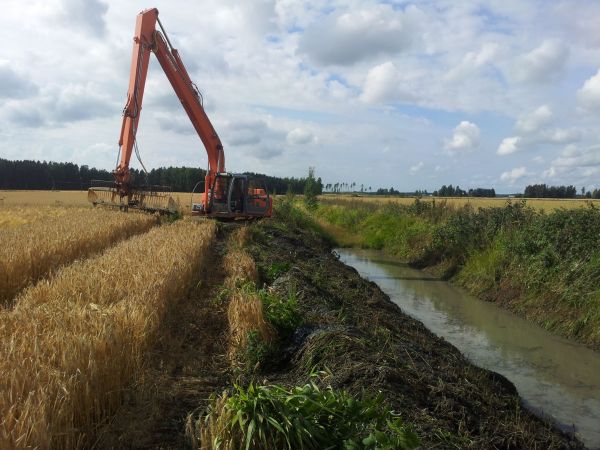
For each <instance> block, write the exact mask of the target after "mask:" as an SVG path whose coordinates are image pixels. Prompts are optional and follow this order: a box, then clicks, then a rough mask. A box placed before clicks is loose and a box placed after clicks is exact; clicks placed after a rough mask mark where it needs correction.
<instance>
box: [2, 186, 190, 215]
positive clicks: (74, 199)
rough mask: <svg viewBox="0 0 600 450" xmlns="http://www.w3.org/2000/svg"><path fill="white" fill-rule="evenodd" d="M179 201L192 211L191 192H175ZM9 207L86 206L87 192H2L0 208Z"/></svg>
mask: <svg viewBox="0 0 600 450" xmlns="http://www.w3.org/2000/svg"><path fill="white" fill-rule="evenodd" d="M171 195H172V196H173V197H174V198H175V200H178V201H179V204H180V205H181V208H182V210H183V211H187V210H188V209H190V196H191V194H190V193H189V192H173V193H172V194H171ZM199 200H200V195H199V194H194V201H195V202H198V201H199ZM2 205H8V206H28V205H44V206H85V205H90V203H88V201H87V191H0V207H1V206H2Z"/></svg>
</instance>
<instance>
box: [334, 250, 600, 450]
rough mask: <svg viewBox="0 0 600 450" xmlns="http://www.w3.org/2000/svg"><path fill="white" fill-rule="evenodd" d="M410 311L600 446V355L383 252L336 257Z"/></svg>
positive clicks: (535, 406) (526, 398)
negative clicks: (412, 267)
mask: <svg viewBox="0 0 600 450" xmlns="http://www.w3.org/2000/svg"><path fill="white" fill-rule="evenodd" d="M337 252H338V253H339V255H340V260H341V261H343V262H344V263H346V264H348V265H350V266H352V267H354V268H356V269H357V270H358V272H359V273H360V274H361V275H362V276H363V277H365V278H368V279H370V280H372V281H374V282H375V283H377V284H378V285H379V286H380V287H381V289H382V290H383V291H384V292H385V293H386V294H388V295H389V296H390V298H391V299H392V300H393V301H394V302H396V303H397V304H398V305H399V306H400V307H401V308H402V310H403V311H405V312H406V313H408V314H410V315H411V316H413V317H415V318H417V319H418V320H420V321H421V322H423V323H424V324H425V326H427V328H429V329H430V330H431V331H433V332H434V333H435V334H437V335H439V336H443V337H444V338H445V339H446V340H447V341H449V342H451V343H452V344H453V345H455V346H456V347H457V348H459V349H460V350H461V352H462V353H463V354H465V355H466V356H467V357H468V358H469V359H471V361H473V362H474V363H475V364H477V365H479V366H481V367H485V368H487V369H490V370H494V371H496V372H498V373H501V374H502V375H504V376H505V377H507V378H508V379H509V380H511V381H512V382H513V383H514V384H515V386H516V387H517V389H518V390H519V394H520V395H521V397H522V398H523V399H524V401H525V403H526V404H527V405H529V406H530V407H531V408H532V409H533V410H535V411H537V412H538V413H541V414H547V415H550V416H551V417H553V418H554V419H555V420H557V421H558V422H560V423H561V424H563V426H565V427H574V428H575V430H576V434H577V436H578V437H579V438H580V439H581V440H582V441H583V442H584V443H585V444H586V445H588V446H590V447H593V448H596V447H600V354H599V353H597V352H594V351H592V350H589V349H587V348H585V347H583V346H581V345H578V344H576V343H573V342H570V341H567V340H566V339H562V338H560V337H557V336H554V335H552V334H550V333H548V332H547V331H545V330H543V329H541V328H540V327H538V326H536V325H534V324H532V323H530V322H527V321H525V320H524V319H521V318H519V317H517V316H515V315H513V314H511V313H509V312H507V311H505V310H503V309H500V308H498V307H497V306H496V305H494V304H492V303H488V302H483V301H479V300H477V299H475V298H473V297H470V296H469V295H467V294H465V293H464V292H463V291H461V290H459V289H457V288H455V287H454V286H452V285H450V284H448V283H446V282H444V281H440V280H438V279H435V278H432V277H429V276H427V274H425V273H424V272H421V271H419V270H415V269H411V268H410V267H408V266H407V265H406V264H404V263H401V262H398V261H397V260H394V259H393V258H390V257H387V256H386V255H384V254H383V253H382V252H380V251H376V250H355V249H340V250H337Z"/></svg>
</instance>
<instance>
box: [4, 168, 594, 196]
mask: <svg viewBox="0 0 600 450" xmlns="http://www.w3.org/2000/svg"><path fill="white" fill-rule="evenodd" d="M130 170H131V172H132V174H133V179H134V182H135V183H137V184H139V185H140V186H147V185H152V186H168V187H169V188H170V190H171V191H173V192H192V191H193V190H194V188H195V187H196V184H197V183H198V181H199V180H204V176H205V175H206V170H204V169H201V168H197V167H159V168H156V169H151V170H150V171H149V172H148V173H147V174H146V173H144V172H143V171H141V170H138V169H130ZM246 174H247V175H253V176H254V177H257V178H259V179H262V180H263V181H264V183H265V184H266V186H267V189H268V190H269V191H270V192H271V193H272V194H285V193H288V192H290V193H293V194H302V193H304V190H305V186H306V182H307V180H308V177H298V178H296V177H276V176H270V175H265V174H256V173H250V172H246ZM112 180H113V175H112V173H111V172H110V171H108V170H105V169H96V168H94V167H89V166H87V165H81V166H79V165H77V164H74V163H70V162H52V161H32V160H18V161H11V160H7V159H2V158H0V189H2V190H13V189H14V190H16V189H18V190H85V189H88V188H89V187H90V185H91V184H92V183H93V182H94V181H112ZM315 181H316V185H317V188H318V192H317V194H321V193H323V192H330V193H353V194H362V195H384V196H434V197H488V198H494V197H503V196H508V194H497V193H496V191H495V189H493V188H481V187H478V188H469V189H467V190H464V189H461V188H460V186H453V185H452V184H450V185H443V186H442V187H441V188H439V189H438V190H435V191H433V192H432V193H429V192H428V191H427V190H415V191H413V192H400V191H398V190H396V189H394V188H393V187H391V188H377V189H373V188H372V187H371V186H368V187H367V186H366V185H364V184H360V186H359V185H358V184H357V183H356V182H337V183H326V184H324V183H323V182H322V180H321V178H320V177H317V178H315ZM201 189H203V187H201ZM196 190H198V188H196ZM511 195H512V196H514V197H517V198H518V197H525V198H594V199H598V198H600V189H594V190H591V191H590V190H587V191H586V189H585V188H584V187H582V188H581V190H580V191H578V190H577V188H576V187H575V186H573V185H569V186H548V185H546V184H534V185H528V186H527V187H526V188H525V190H524V192H523V193H514V194H511Z"/></svg>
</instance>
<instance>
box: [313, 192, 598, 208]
mask: <svg viewBox="0 0 600 450" xmlns="http://www.w3.org/2000/svg"><path fill="white" fill-rule="evenodd" d="M322 198H323V199H329V200H352V201H364V202H374V203H385V202H397V203H400V204H405V205H406V204H410V203H412V202H414V201H415V198H416V197H383V196H357V197H354V196H351V195H329V194H326V195H323V196H322ZM421 200H422V201H433V200H435V201H436V202H443V201H446V202H448V204H452V205H456V206H463V205H465V204H471V205H473V206H474V207H476V208H477V207H488V206H504V205H505V204H506V202H507V201H511V202H518V201H521V200H526V201H527V204H528V205H529V206H531V207H534V208H539V209H543V210H545V211H551V210H553V209H557V208H580V207H582V206H587V205H588V204H589V203H592V202H593V203H594V204H595V205H596V206H599V207H600V199H597V200H589V199H577V198H575V199H552V198H545V199H536V198H531V199H530V198H526V199H520V198H506V197H499V198H482V197H444V198H442V197H422V198H421Z"/></svg>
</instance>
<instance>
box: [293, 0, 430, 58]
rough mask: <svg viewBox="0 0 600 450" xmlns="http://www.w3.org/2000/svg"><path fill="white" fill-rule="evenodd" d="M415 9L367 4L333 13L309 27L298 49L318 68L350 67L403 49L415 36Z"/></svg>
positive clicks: (417, 14)
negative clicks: (402, 9) (325, 66)
mask: <svg viewBox="0 0 600 450" xmlns="http://www.w3.org/2000/svg"><path fill="white" fill-rule="evenodd" d="M421 17H422V13H421V12H420V11H419V9H418V8H417V7H416V6H414V5H411V6H409V7H407V8H406V9H405V11H397V10H395V9H393V8H392V7H391V6H390V5H373V4H371V5H369V6H368V7H367V8H352V9H350V10H349V11H346V12H343V13H337V14H336V13H333V14H331V15H329V16H326V17H325V18H324V19H322V20H320V21H318V22H316V23H315V24H313V25H312V26H309V27H308V28H307V29H306V31H305V32H304V33H303V35H302V38H301V39H300V46H299V49H300V51H302V52H303V53H305V54H307V55H308V56H309V58H310V59H312V60H314V61H315V62H316V63H318V64H321V65H350V64H354V63H356V62H357V61H360V60H363V59H372V58H374V57H377V56H380V55H390V54H395V53H397V52H400V51H402V50H405V49H407V48H408V47H410V46H411V44H412V42H413V41H414V39H415V37H416V36H418V22H419V21H420V19H421Z"/></svg>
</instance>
